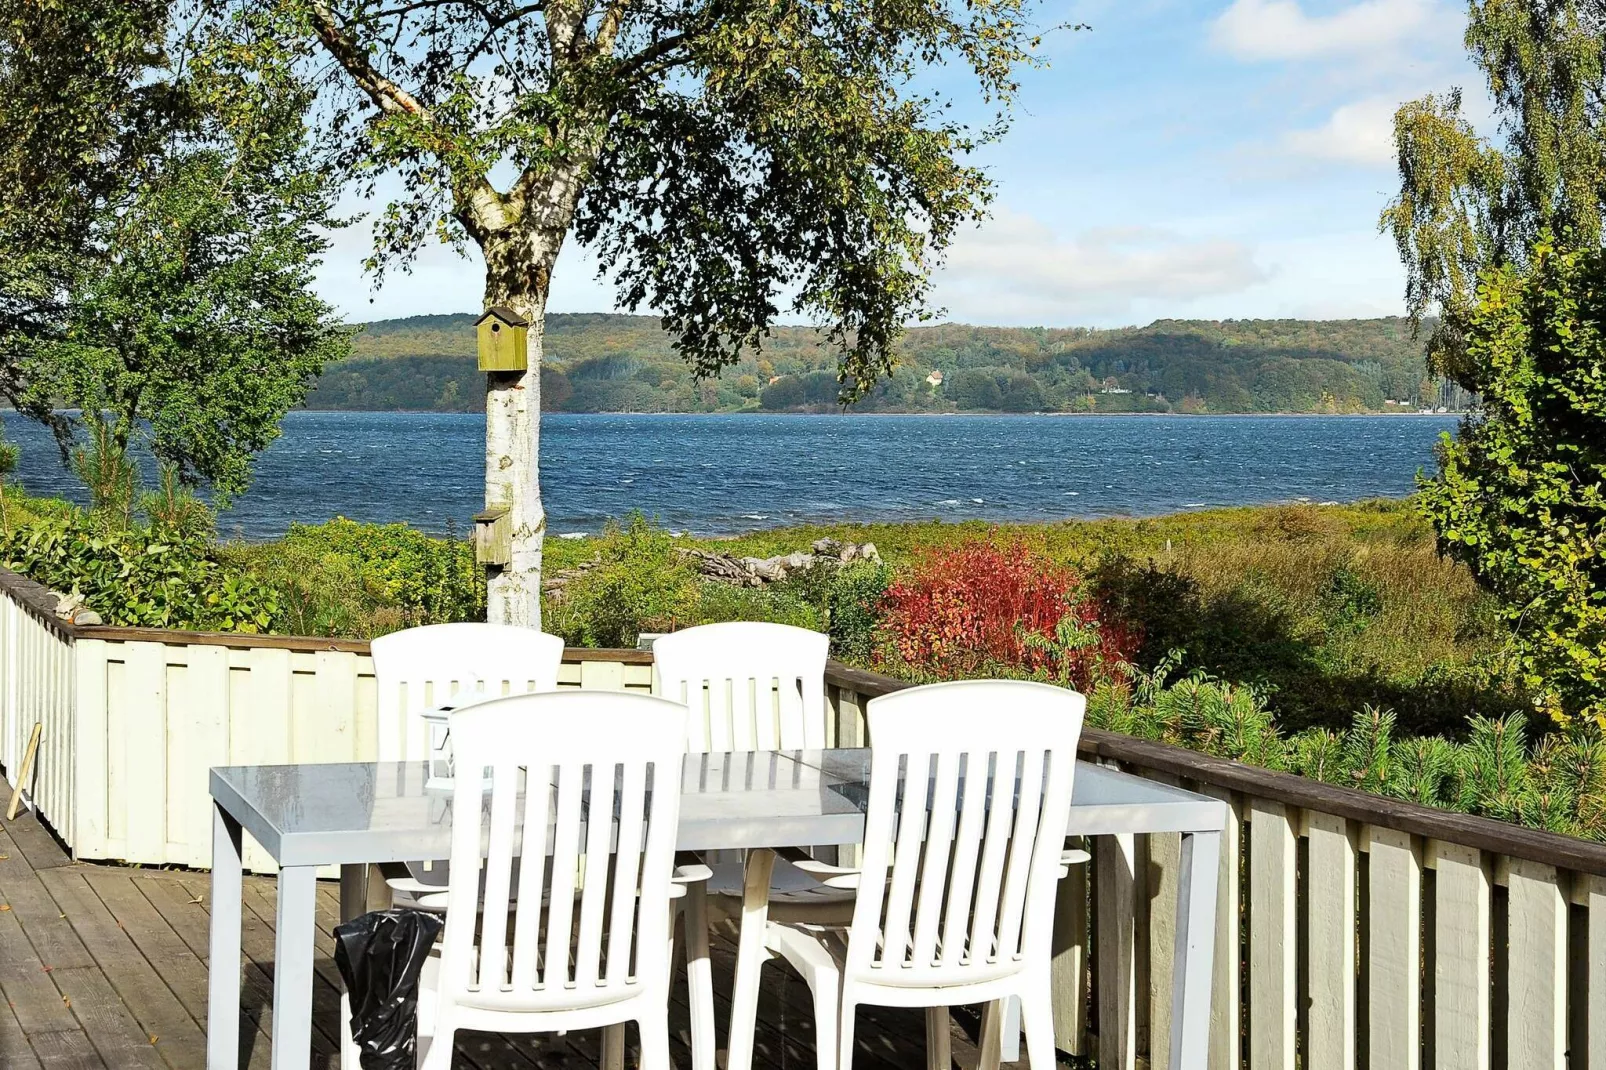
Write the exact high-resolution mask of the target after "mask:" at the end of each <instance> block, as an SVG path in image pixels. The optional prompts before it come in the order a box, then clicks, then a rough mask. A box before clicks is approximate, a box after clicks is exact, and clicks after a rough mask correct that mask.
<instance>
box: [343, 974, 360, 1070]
mask: <svg viewBox="0 0 1606 1070" xmlns="http://www.w3.org/2000/svg"><path fill="white" fill-rule="evenodd" d="M361 1059H362V1052H361V1050H360V1049H359V1048H358V1047H357V1042H356V1041H355V1040H352V1039H351V996H350V995H348V994H347V993H345V992H342V993H340V1070H361V1068H362V1063H361Z"/></svg>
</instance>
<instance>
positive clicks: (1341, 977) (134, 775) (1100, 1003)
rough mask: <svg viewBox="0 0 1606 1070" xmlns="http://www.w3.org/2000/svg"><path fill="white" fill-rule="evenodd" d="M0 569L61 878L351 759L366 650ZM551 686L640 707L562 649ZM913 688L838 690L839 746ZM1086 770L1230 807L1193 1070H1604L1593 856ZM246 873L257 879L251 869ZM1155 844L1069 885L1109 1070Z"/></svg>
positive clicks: (1242, 782) (1326, 801) (1461, 826)
mask: <svg viewBox="0 0 1606 1070" xmlns="http://www.w3.org/2000/svg"><path fill="white" fill-rule="evenodd" d="M54 605H55V599H54V596H52V595H51V594H49V592H47V591H44V590H43V589H42V588H40V587H39V586H38V585H37V584H32V583H30V582H29V581H27V580H25V579H22V578H20V577H17V576H14V575H12V574H10V573H6V572H4V571H3V570H0V672H3V674H4V677H3V679H0V766H3V768H4V770H5V772H6V773H7V774H8V775H9V776H11V777H13V778H14V777H15V776H16V775H17V772H18V769H19V767H20V763H21V760H22V755H23V751H24V749H25V747H26V744H27V739H28V735H29V733H30V732H31V730H32V728H33V725H34V724H35V723H38V724H41V725H42V726H43V731H42V738H41V746H40V752H39V757H38V760H37V766H36V770H35V775H34V778H33V780H32V782H31V785H30V788H31V797H32V800H33V802H34V804H35V806H36V807H37V809H38V811H39V813H40V815H41V816H42V817H44V818H45V819H46V820H47V821H48V822H49V823H50V824H51V825H52V826H53V827H54V828H55V830H56V831H57V833H58V834H59V835H60V836H61V837H62V838H63V840H65V841H66V842H67V844H68V845H69V846H70V847H71V848H72V850H73V852H74V853H75V854H76V855H77V856H78V857H81V858H86V859H87V858H95V859H118V860H123V861H130V862H142V863H151V864H173V863H176V864H182V865H190V866H197V867H205V866H206V865H207V864H208V863H209V861H210V858H209V856H208V844H209V840H210V837H209V834H208V830H209V824H208V822H209V810H208V798H209V797H208V794H207V787H206V783H207V782H206V771H207V769H209V768H210V767H211V766H213V765H223V764H250V763H259V762H296V761H300V762H319V761H354V760H364V759H371V758H372V756H373V754H374V746H375V743H374V738H375V734H376V728H377V725H376V716H375V711H374V684H373V668H372V663H371V661H370V660H369V657H368V646H367V644H366V643H360V642H347V641H340V640H328V639H305V638H284V637H277V636H272V637H260V636H240V635H211V634H202V633H184V632H168V631H151V630H141V629H131V628H107V627H94V628H86V627H73V626H71V625H68V624H65V623H63V622H61V621H59V620H58V619H56V616H55V613H54ZM560 680H561V682H562V683H563V684H565V685H568V686H585V687H597V688H610V689H620V688H625V689H640V690H645V689H647V688H649V687H650V686H651V656H650V655H649V654H645V653H642V652H638V651H631V650H620V651H606V650H571V651H570V652H569V654H568V659H567V660H566V662H565V665H564V669H563V675H562V676H561V678H560ZM902 686H905V685H903V684H901V683H899V682H898V681H895V680H892V679H890V678H887V677H883V676H878V675H876V674H874V673H867V672H861V671H858V670H854V669H849V668H846V667H844V666H840V665H836V664H833V665H832V666H831V667H830V670H829V671H828V673H827V677H826V691H827V700H828V702H829V704H830V708H831V710H832V714H833V716H832V722H831V739H830V742H831V743H832V744H833V745H838V746H853V745H860V744H863V743H864V742H865V741H866V733H865V720H864V709H865V706H866V704H867V703H868V702H869V701H870V700H871V699H873V698H875V697H876V696H878V695H882V694H886V693H888V692H890V691H893V690H896V689H897V688H899V687H902ZM1083 747H1084V750H1085V751H1086V754H1087V756H1088V757H1090V758H1092V759H1094V760H1098V761H1104V762H1109V763H1112V764H1114V765H1117V766H1119V767H1120V768H1122V769H1125V770H1127V771H1129V772H1133V773H1136V774H1138V775H1140V776H1145V777H1150V778H1153V779H1156V780H1164V781H1166V782H1169V783H1173V784H1179V785H1181V786H1183V787H1189V788H1193V789H1196V790H1199V791H1203V792H1206V793H1208V794H1211V795H1214V796H1217V797H1219V798H1221V799H1224V800H1225V801H1226V802H1227V803H1228V805H1229V807H1230V808H1231V811H1232V814H1233V815H1234V820H1233V822H1232V824H1231V825H1230V826H1229V828H1228V829H1227V831H1226V835H1225V836H1224V850H1223V862H1222V868H1221V873H1220V887H1221V898H1220V910H1219V912H1218V918H1217V934H1216V935H1217V940H1216V948H1217V959H1216V963H1217V966H1216V980H1215V987H1214V992H1213V1009H1212V1021H1211V1034H1210V1065H1211V1067H1213V1068H1220V1070H1239V1068H1241V1067H1245V1066H1247V1067H1249V1068H1252V1070H1259V1068H1262V1067H1265V1068H1288V1070H1292V1068H1293V1067H1295V1066H1299V1067H1302V1068H1304V1070H1349V1068H1352V1067H1398V1068H1401V1070H1417V1068H1419V1067H1424V1068H1425V1067H1446V1068H1448V1067H1466V1068H1469V1070H1485V1068H1495V1070H1498V1068H1502V1067H1510V1068H1517V1070H1526V1068H1530V1067H1533V1068H1537V1067H1547V1068H1560V1067H1564V1066H1565V1067H1569V1068H1571V1070H1606V846H1602V845H1599V844H1594V843H1588V842H1585V841H1582V840H1575V839H1570V838H1568V837H1564V836H1556V835H1553V834H1550V833H1545V832H1538V831H1533V830H1529V829H1523V828H1518V827H1516V826H1513V825H1507V824H1504V823H1501V822H1497V821H1490V820H1487V819H1484V818H1477V817H1470V816H1467V815H1464V814H1454V813H1447V812H1444V811H1439V810H1433V809H1429V808H1427V807H1422V806H1415V805H1412V804H1409V803H1404V802H1400V801H1397V800H1392V799H1385V798H1380V797H1377V796H1373V795H1367V794H1363V793H1361V792H1356V791H1349V790H1346V789H1343V788H1336V787H1332V786H1329V785H1325V784H1320V783H1317V782H1314V781H1309V780H1304V779H1302V778H1300V777H1295V776H1291V775H1289V774H1286V773H1277V772H1272V771H1269V770H1264V769H1258V768H1254V767H1252V766H1246V765H1242V764H1239V763H1237V762H1229V761H1224V760H1221V759H1218V758H1211V757H1209V756H1207V755H1202V754H1198V753H1195V752H1193V751H1188V750H1184V749H1181V748H1177V747H1170V746H1165V745H1162V744H1156V743H1148V742H1145V741H1142V740H1137V739H1132V738H1129V737H1125V736H1119V735H1114V734H1111V733H1107V732H1101V731H1098V730H1096V729H1088V730H1087V731H1086V732H1085V733H1084V739H1083ZM249 860H250V861H251V863H252V864H253V865H254V866H258V867H262V868H266V865H267V860H266V859H265V858H263V857H261V856H260V855H255V854H253V855H251V856H250V859H249ZM1177 860H1178V842H1177V838H1176V837H1175V836H1162V835H1155V836H1148V837H1108V838H1103V839H1100V840H1099V841H1097V842H1096V843H1095V844H1094V860H1093V863H1092V865H1091V866H1090V867H1075V868H1073V870H1072V872H1071V876H1070V877H1069V878H1067V880H1066V881H1065V882H1064V883H1063V884H1062V888H1061V895H1060V903H1059V915H1058V918H1057V923H1056V932H1055V942H1056V945H1057V948H1056V950H1057V951H1058V952H1059V954H1057V956H1056V967H1055V968H1056V985H1055V987H1056V992H1057V998H1058V1000H1059V1003H1058V1006H1057V1009H1056V1016H1055V1018H1056V1021H1055V1025H1056V1030H1057V1032H1058V1035H1059V1037H1058V1039H1059V1045H1060V1047H1061V1048H1062V1049H1064V1050H1065V1051H1068V1052H1071V1053H1073V1054H1083V1055H1095V1056H1096V1057H1097V1058H1098V1061H1099V1065H1100V1067H1101V1068H1104V1070H1110V1068H1114V1070H1129V1068H1134V1067H1135V1066H1136V1065H1137V1063H1138V1062H1139V1061H1145V1062H1147V1063H1148V1064H1149V1065H1163V1064H1164V1063H1165V1061H1166V1057H1167V1054H1168V1053H1167V1052H1166V1050H1165V1047H1166V1044H1167V1042H1168V1038H1169V1036H1170V1030H1169V1027H1168V1026H1169V1016H1170V1010H1171V1008H1170V1003H1169V998H1170V997H1169V993H1170V991H1171V985H1170V976H1171V961H1170V960H1171V951H1170V949H1171V947H1172V933H1171V926H1172V919H1173V918H1174V916H1175V909H1174V907H1175V901H1176V895H1177Z"/></svg>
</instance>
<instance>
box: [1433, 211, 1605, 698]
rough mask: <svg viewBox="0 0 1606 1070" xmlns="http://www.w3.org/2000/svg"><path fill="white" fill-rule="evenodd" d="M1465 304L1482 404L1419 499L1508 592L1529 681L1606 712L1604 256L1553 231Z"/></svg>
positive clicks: (1447, 537)
mask: <svg viewBox="0 0 1606 1070" xmlns="http://www.w3.org/2000/svg"><path fill="white" fill-rule="evenodd" d="M1531 260H1532V264H1531V267H1530V268H1529V269H1528V270H1526V271H1521V270H1518V269H1517V268H1516V267H1514V266H1509V265H1508V266H1506V267H1504V268H1501V269H1498V270H1495V271H1491V272H1489V273H1487V274H1486V275H1485V277H1484V281H1483V285H1482V286H1481V288H1480V290H1479V294H1478V301H1477V304H1476V305H1475V307H1474V308H1473V309H1472V310H1471V312H1470V313H1469V315H1468V316H1467V319H1466V323H1467V327H1468V330H1467V353H1468V355H1469V356H1470V357H1471V358H1472V366H1473V367H1474V368H1476V369H1477V378H1476V380H1475V381H1476V383H1477V389H1478V391H1479V393H1481V394H1482V395H1483V411H1482V413H1481V415H1479V416H1478V417H1476V418H1473V419H1470V420H1468V421H1467V422H1466V423H1465V424H1464V425H1463V427H1462V429H1461V433H1460V435H1459V436H1458V437H1456V438H1454V439H1451V438H1449V437H1448V436H1446V439H1445V441H1444V443H1443V445H1442V446H1441V448H1440V464H1439V472H1438V474H1437V476H1436V477H1435V478H1432V479H1424V480H1422V481H1421V494H1420V503H1421V507H1422V509H1423V511H1424V512H1425V513H1426V515H1427V516H1428V517H1429V518H1430V519H1431V520H1432V521H1433V524H1434V527H1435V528H1436V529H1437V530H1438V533H1439V539H1440V544H1441V546H1442V547H1443V548H1444V550H1445V551H1446V552H1448V553H1449V554H1450V555H1452V556H1453V557H1455V558H1457V559H1459V560H1461V561H1464V562H1466V564H1467V565H1468V566H1470V567H1471V568H1472V570H1473V572H1474V573H1475V574H1476V575H1477V576H1478V578H1479V579H1480V580H1481V581H1482V582H1483V583H1484V584H1486V585H1487V586H1489V587H1490V588H1491V589H1492V590H1493V591H1494V592H1495V593H1496V594H1497V595H1498V596H1499V599H1500V605H1501V612H1502V613H1503V615H1504V616H1505V617H1506V619H1507V620H1508V621H1509V622H1510V624H1511V626H1512V633H1513V636H1514V643H1515V649H1516V652H1517V655H1518V657H1519V658H1520V661H1521V664H1522V668H1523V671H1524V673H1525V674H1526V676H1527V678H1528V683H1529V686H1530V687H1532V688H1533V689H1535V690H1536V691H1537V692H1539V693H1540V694H1543V695H1545V696H1547V699H1548V704H1549V707H1550V709H1551V711H1552V712H1554V713H1556V714H1558V715H1560V716H1562V717H1570V716H1583V717H1589V718H1593V719H1595V720H1597V721H1600V722H1601V723H1602V724H1606V254H1603V253H1602V252H1601V251H1600V250H1598V249H1593V250H1589V251H1579V250H1565V249H1560V248H1558V247H1557V246H1556V245H1555V244H1554V243H1553V242H1552V241H1551V240H1550V239H1549V238H1548V237H1547V238H1542V239H1541V240H1540V242H1539V243H1538V244H1537V245H1536V246H1535V248H1534V250H1533V253H1532V257H1531Z"/></svg>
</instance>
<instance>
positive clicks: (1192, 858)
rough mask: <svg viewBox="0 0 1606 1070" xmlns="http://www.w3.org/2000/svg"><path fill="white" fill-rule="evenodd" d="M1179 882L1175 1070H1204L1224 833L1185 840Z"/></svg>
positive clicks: (1173, 1028)
mask: <svg viewBox="0 0 1606 1070" xmlns="http://www.w3.org/2000/svg"><path fill="white" fill-rule="evenodd" d="M1180 862H1181V864H1180V866H1179V874H1178V876H1179V878H1180V879H1179V880H1178V883H1177V938H1176V940H1177V942H1176V965H1175V967H1174V968H1173V972H1172V975H1171V1006H1172V1007H1174V1008H1176V1010H1175V1011H1174V1012H1173V1014H1172V1017H1171V1070H1184V1068H1185V1067H1186V1068H1188V1070H1203V1068H1204V1066H1205V1064H1206V1059H1207V1057H1208V1050H1207V1049H1208V1047H1209V1040H1210V992H1211V987H1212V978H1213V974H1212V972H1211V971H1212V968H1213V966H1214V957H1215V950H1216V874H1217V870H1218V868H1219V867H1220V865H1221V833H1219V832H1194V833H1185V834H1184V835H1183V837H1182V851H1181V859H1180Z"/></svg>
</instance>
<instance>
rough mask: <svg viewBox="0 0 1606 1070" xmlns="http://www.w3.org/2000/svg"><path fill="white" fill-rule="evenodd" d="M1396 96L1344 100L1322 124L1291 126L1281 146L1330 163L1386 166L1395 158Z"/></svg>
mask: <svg viewBox="0 0 1606 1070" xmlns="http://www.w3.org/2000/svg"><path fill="white" fill-rule="evenodd" d="M1399 106H1400V102H1399V101H1398V100H1396V99H1395V98H1393V97H1387V96H1381V97H1368V98H1366V99H1365V100H1357V101H1355V102H1353V103H1350V104H1345V105H1343V106H1342V107H1340V108H1338V109H1337V110H1336V111H1334V112H1333V114H1332V115H1331V116H1329V117H1328V119H1327V121H1326V122H1325V123H1323V124H1321V125H1320V126H1317V127H1311V128H1308V129H1304V130H1290V131H1289V132H1288V133H1286V134H1284V135H1283V138H1282V147H1283V149H1284V150H1285V151H1286V152H1288V153H1289V154H1291V155H1294V156H1302V157H1305V158H1307V159H1312V160H1323V161H1327V162H1330V163H1345V164H1357V165H1360V166H1364V167H1378V166H1382V167H1386V166H1389V165H1390V164H1392V163H1393V162H1394V158H1395V148H1394V113H1395V111H1396V110H1398V109H1399Z"/></svg>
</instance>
